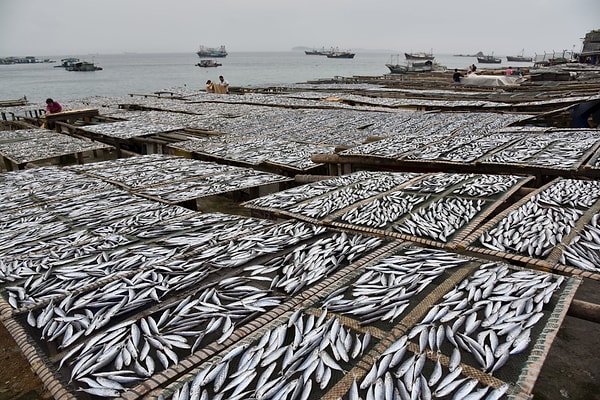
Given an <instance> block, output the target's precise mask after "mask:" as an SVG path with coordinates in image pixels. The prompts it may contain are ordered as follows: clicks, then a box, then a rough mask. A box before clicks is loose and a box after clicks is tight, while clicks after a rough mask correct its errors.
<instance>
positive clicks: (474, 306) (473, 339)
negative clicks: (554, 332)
mask: <svg viewBox="0 0 600 400" xmlns="http://www.w3.org/2000/svg"><path fill="white" fill-rule="evenodd" d="M562 282H563V277H562V276H561V277H555V276H552V275H550V274H545V273H537V272H534V271H527V270H521V271H516V270H511V269H509V268H508V266H506V265H502V264H494V263H490V264H484V265H481V266H480V268H479V269H477V270H476V271H475V272H474V273H473V274H472V276H471V277H469V278H467V279H465V280H463V281H462V282H461V283H460V284H459V285H458V286H457V287H456V288H454V289H453V290H451V291H450V292H448V293H446V294H445V295H444V296H443V299H442V301H440V302H439V303H437V304H436V305H434V306H433V307H432V308H431V309H430V310H429V312H428V313H427V314H426V315H425V317H423V319H422V320H421V322H420V323H419V324H417V325H416V326H414V327H413V328H412V329H411V330H410V331H409V333H408V334H407V335H406V336H403V337H401V338H400V339H399V340H398V341H396V342H395V343H394V344H392V345H391V346H390V347H389V348H388V349H387V350H386V351H384V352H383V353H382V354H381V356H380V357H379V358H378V359H377V360H376V362H375V363H374V364H373V366H372V368H371V370H370V371H369V372H368V373H367V375H366V376H365V377H364V378H363V380H362V381H361V383H360V385H359V386H355V385H356V383H355V384H354V385H353V387H352V388H351V390H350V393H349V396H350V397H349V398H354V399H356V398H358V397H356V396H357V394H358V396H360V397H362V398H370V396H374V397H371V398H399V399H414V398H438V397H445V396H450V395H452V398H454V399H463V398H475V399H481V398H484V396H486V397H485V398H486V399H498V398H500V397H501V396H502V395H503V394H504V393H505V392H506V391H507V390H508V388H509V385H508V384H500V385H497V386H496V388H495V389H492V388H490V387H487V386H484V385H482V384H481V383H479V381H478V380H477V379H475V378H474V377H469V376H468V375H466V376H463V375H464V372H463V371H465V369H464V368H463V366H462V365H463V364H462V363H467V364H470V365H474V364H473V363H476V364H477V365H478V366H479V367H480V368H481V369H482V370H483V371H485V372H488V373H490V374H494V373H495V372H496V371H498V370H499V369H501V368H502V367H503V366H505V365H506V364H507V362H508V361H509V359H510V357H511V356H513V355H516V354H519V353H521V352H524V351H526V350H527V349H528V348H529V344H530V341H531V331H532V329H534V327H535V326H536V324H538V322H539V321H540V320H541V319H542V318H544V305H545V304H547V303H548V302H549V301H550V299H551V297H552V296H553V294H554V293H555V292H556V291H557V290H558V289H559V287H560V285H561V284H562ZM413 339H414V340H416V341H418V344H417V347H418V351H416V352H414V353H413V352H411V351H407V349H408V343H409V341H410V340H413ZM445 354H450V356H449V357H446V360H447V366H446V368H447V370H446V368H443V367H442V364H441V363H440V356H442V355H445ZM434 360H435V365H434V366H431V365H430V364H431V363H432V361H434ZM426 364H429V366H426ZM513 368H515V367H513ZM515 369H516V370H519V369H520V368H518V367H517V368H515ZM461 373H462V374H463V375H461ZM467 396H469V397H467Z"/></svg>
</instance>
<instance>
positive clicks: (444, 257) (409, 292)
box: [323, 248, 468, 325]
mask: <svg viewBox="0 0 600 400" xmlns="http://www.w3.org/2000/svg"><path fill="white" fill-rule="evenodd" d="M467 262H468V260H466V259H464V258H461V257H459V256H456V255H454V254H451V253H448V252H445V251H443V250H433V249H424V248H423V249H422V248H407V249H403V250H402V251H401V252H398V253H397V254H395V255H393V256H390V257H386V258H384V259H382V260H379V261H378V262H377V263H375V264H374V265H372V266H368V267H367V268H366V271H365V272H364V273H363V274H362V275H361V276H360V277H359V278H358V279H357V280H356V281H355V282H354V283H353V284H352V285H351V287H348V286H344V287H341V288H339V289H337V290H335V291H334V292H333V293H331V294H330V295H329V296H328V297H327V298H326V299H325V300H324V301H323V306H324V307H326V308H327V309H328V310H329V311H332V312H336V313H340V314H344V315H347V316H349V317H352V318H356V319H358V320H359V321H360V324H361V325H368V324H372V323H374V322H377V321H383V322H388V323H394V322H395V321H397V319H398V318H399V317H400V316H401V315H403V312H404V311H405V310H406V309H407V307H409V305H410V301H411V299H412V298H413V297H414V296H416V295H418V294H419V293H421V292H423V291H424V290H425V289H426V288H427V287H428V286H429V284H431V282H433V281H434V280H435V279H436V278H438V277H439V276H440V275H442V274H443V273H444V272H445V271H446V270H448V269H451V268H456V267H459V266H461V265H464V264H465V263H467ZM413 305H414V304H413Z"/></svg>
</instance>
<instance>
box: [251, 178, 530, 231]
mask: <svg viewBox="0 0 600 400" xmlns="http://www.w3.org/2000/svg"><path fill="white" fill-rule="evenodd" d="M348 177H349V178H353V177H354V178H355V179H356V180H355V181H343V182H342V181H341V180H337V181H336V180H333V179H332V180H325V181H321V182H316V183H311V184H307V185H304V186H302V187H301V188H294V189H289V190H286V191H282V192H278V193H274V194H271V195H267V196H264V197H261V198H259V199H256V200H252V201H249V202H246V203H245V204H244V205H245V206H247V207H250V208H259V209H261V208H266V209H269V210H272V209H278V210H281V211H283V212H285V213H289V214H292V215H294V216H296V217H297V218H301V217H309V218H314V219H318V220H324V219H325V218H333V219H334V220H335V221H336V222H337V221H339V222H340V223H346V224H353V225H354V226H356V227H358V228H359V227H363V226H364V227H373V228H379V229H387V228H388V227H392V228H393V229H394V230H396V231H398V232H400V233H403V234H407V235H412V236H417V237H423V238H431V239H434V240H438V241H442V242H447V241H448V240H450V239H451V238H452V237H453V235H455V234H456V232H457V231H459V230H460V229H463V228H465V226H467V225H468V224H469V223H470V222H471V221H472V220H473V219H474V218H475V217H476V216H478V215H480V214H481V213H482V211H484V210H486V209H487V208H488V207H490V206H491V205H492V202H491V201H493V200H496V199H497V198H498V197H499V196H500V195H503V194H505V193H507V192H509V191H510V190H512V189H513V188H515V187H517V186H518V185H519V184H521V183H522V182H525V180H526V179H527V178H526V177H518V176H514V175H475V174H447V173H433V174H416V173H384V172H371V173H365V172H362V173H355V174H351V175H348ZM365 177H368V180H363V178H365ZM342 184H343V186H342ZM434 195H435V197H434ZM459 196H460V197H459ZM339 213H341V215H339V216H337V215H338V214H339ZM465 229H467V228H465Z"/></svg>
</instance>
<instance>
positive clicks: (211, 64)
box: [196, 60, 223, 68]
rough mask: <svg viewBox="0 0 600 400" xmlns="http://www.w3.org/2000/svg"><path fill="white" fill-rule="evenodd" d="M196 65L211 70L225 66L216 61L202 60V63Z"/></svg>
mask: <svg viewBox="0 0 600 400" xmlns="http://www.w3.org/2000/svg"><path fill="white" fill-rule="evenodd" d="M196 65H197V66H199V67H202V68H209V67H220V66H221V65H223V64H221V63H218V62H216V61H215V60H200V62H199V63H198V64H196Z"/></svg>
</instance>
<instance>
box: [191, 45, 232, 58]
mask: <svg viewBox="0 0 600 400" xmlns="http://www.w3.org/2000/svg"><path fill="white" fill-rule="evenodd" d="M196 54H198V57H200V58H204V57H210V58H223V57H227V50H225V46H223V45H222V46H221V47H206V46H200V48H199V49H198V51H197V52H196Z"/></svg>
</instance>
